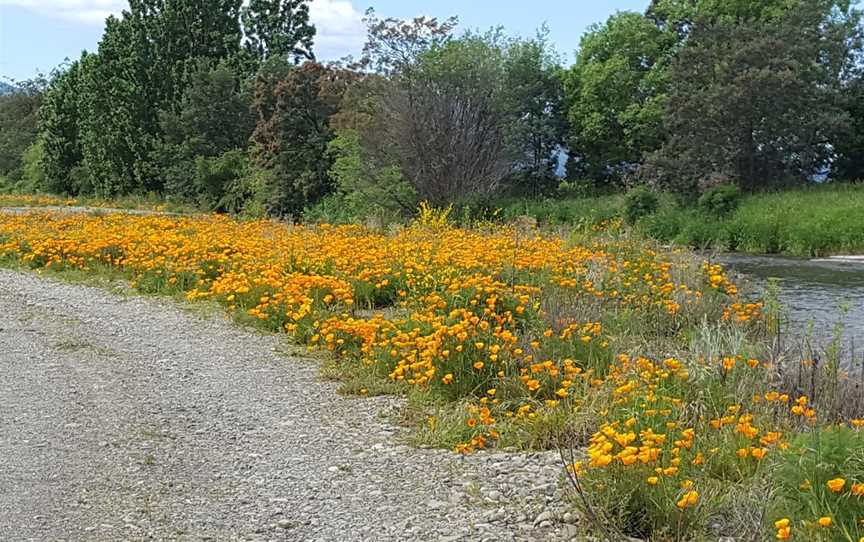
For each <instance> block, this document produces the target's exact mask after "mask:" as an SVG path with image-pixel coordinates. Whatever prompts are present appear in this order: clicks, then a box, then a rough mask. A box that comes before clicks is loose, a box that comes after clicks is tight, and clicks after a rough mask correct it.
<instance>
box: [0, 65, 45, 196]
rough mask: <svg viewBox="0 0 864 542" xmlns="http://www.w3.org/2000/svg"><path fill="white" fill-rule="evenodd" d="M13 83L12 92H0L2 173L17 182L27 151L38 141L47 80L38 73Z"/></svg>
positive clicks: (10, 180)
mask: <svg viewBox="0 0 864 542" xmlns="http://www.w3.org/2000/svg"><path fill="white" fill-rule="evenodd" d="M11 86H12V87H14V90H13V91H12V92H10V93H8V94H4V95H2V96H0V177H6V178H7V182H9V183H10V184H14V183H16V182H17V181H19V180H20V179H21V175H22V173H23V170H22V157H23V154H24V151H26V150H27V148H28V147H30V146H31V145H33V143H34V142H35V141H36V136H37V134H38V118H39V107H40V104H41V103H42V100H43V96H44V93H45V89H46V87H47V86H48V80H47V79H46V78H45V77H43V76H39V77H36V78H34V79H31V80H28V81H19V82H15V84H14V85H11Z"/></svg>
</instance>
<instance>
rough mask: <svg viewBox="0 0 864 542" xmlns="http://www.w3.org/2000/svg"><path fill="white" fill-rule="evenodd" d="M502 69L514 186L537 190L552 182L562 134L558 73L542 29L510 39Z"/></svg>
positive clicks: (564, 120)
mask: <svg viewBox="0 0 864 542" xmlns="http://www.w3.org/2000/svg"><path fill="white" fill-rule="evenodd" d="M504 72H505V74H506V76H505V81H504V86H503V89H502V96H501V100H502V107H503V108H504V111H506V112H507V116H508V119H507V121H506V128H505V138H506V143H507V147H508V149H509V151H510V152H511V153H512V155H513V159H514V161H515V164H516V165H515V169H516V170H517V173H516V179H515V181H514V182H515V183H516V184H517V185H518V186H516V187H514V188H517V189H518V190H519V191H521V192H523V193H528V194H532V195H539V194H540V193H542V192H544V191H547V190H549V189H550V188H554V187H555V186H556V185H557V182H556V176H555V175H556V169H557V167H558V153H559V152H560V151H561V149H563V147H564V144H565V140H566V137H567V113H566V108H565V104H564V84H563V81H562V77H561V76H562V73H563V72H562V69H561V67H560V61H559V59H558V57H557V55H556V54H555V52H554V51H553V50H552V48H551V45H550V44H549V42H548V39H547V33H546V31H545V30H544V31H541V33H539V34H538V36H537V37H536V38H534V39H532V40H515V41H513V42H511V43H510V44H509V45H508V46H507V48H506V51H505V54H504Z"/></svg>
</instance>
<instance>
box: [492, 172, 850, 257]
mask: <svg viewBox="0 0 864 542" xmlns="http://www.w3.org/2000/svg"><path fill="white" fill-rule="evenodd" d="M500 207H501V213H500V215H501V216H502V217H503V218H505V219H512V218H515V217H516V216H519V215H528V216H531V217H533V218H535V219H537V221H538V222H540V223H541V224H546V225H553V226H554V225H586V224H596V223H600V222H603V221H608V220H614V219H616V218H620V217H621V216H622V215H623V212H624V208H625V197H624V195H622V194H613V195H606V196H599V197H593V198H573V199H564V200H542V201H527V200H511V201H507V202H503V203H501V204H500ZM636 228H637V229H638V230H639V231H640V232H642V233H644V234H645V235H647V236H648V237H651V238H653V239H656V240H658V241H660V242H663V243H674V244H678V245H682V246H687V247H692V248H696V249H714V250H720V251H723V252H741V253H748V254H784V255H789V256H802V257H821V256H827V255H833V254H842V255H851V254H864V184H860V183H859V184H836V185H825V186H815V187H808V188H801V189H795V190H785V191H782V192H776V193H766V194H752V195H747V196H744V197H743V198H742V200H741V203H740V205H739V206H738V208H737V209H735V210H734V211H733V212H731V213H730V214H728V215H725V216H714V215H710V214H707V213H705V212H704V211H702V210H699V209H697V208H682V207H680V206H679V205H677V204H676V203H675V201H674V200H673V198H671V197H661V198H660V206H659V209H658V210H657V212H656V213H654V214H652V215H650V216H646V217H644V218H642V219H641V220H639V221H638V223H637V224H636Z"/></svg>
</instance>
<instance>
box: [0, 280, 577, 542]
mask: <svg viewBox="0 0 864 542" xmlns="http://www.w3.org/2000/svg"><path fill="white" fill-rule="evenodd" d="M198 312H199V311H195V312H194V313H193V311H189V310H184V309H183V307H182V306H180V305H178V304H176V303H174V302H172V301H169V300H164V299H153V298H145V297H141V296H137V295H118V294H114V293H109V292H107V291H105V290H101V289H97V288H92V287H89V286H82V285H74V284H67V283H62V282H58V281H55V280H49V279H46V278H43V277H39V276H36V275H34V274H26V273H18V272H13V271H0V533H3V534H2V535H0V538H3V539H4V540H16V541H31V540H32V541H42V540H52V541H79V540H86V541H99V542H107V541H120V540H124V541H126V540H135V541H137V540H142V541H144V540H147V541H150V540H218V541H234V540H237V541H241V540H242V541H265V540H274V541H285V540H289V541H295V540H296V541H304V542H318V541H321V542H325V541H326V542H330V541H333V540H339V541H344V542H351V541H382V542H383V541H391V540H392V541H397V540H398V541H401V540H419V541H438V540H454V541H455V540H465V541H481V540H514V541H519V540H525V541H527V540H532V541H533V540H552V541H557V540H562V539H563V537H562V534H561V533H560V530H556V529H555V528H554V526H553V525H552V523H551V522H549V524H544V523H545V522H542V521H538V522H537V523H538V528H534V525H532V524H531V523H529V522H526V519H525V518H526V517H531V518H538V519H539V518H541V517H547V516H548V517H560V515H561V514H562V513H563V512H564V511H566V510H568V506H567V502H566V500H565V497H564V494H563V493H562V490H563V489H564V488H565V485H564V484H563V478H562V475H561V468H560V466H559V465H558V464H557V463H556V462H554V461H553V460H552V458H551V457H552V455H555V454H551V455H550V454H530V455H527V454H500V453H499V454H490V453H480V454H475V455H472V456H468V457H461V456H458V455H455V454H453V453H450V452H448V451H445V450H432V449H414V448H410V447H407V446H404V445H403V444H400V443H399V440H400V438H401V436H402V435H403V434H404V433H403V430H402V429H400V428H397V427H394V426H392V425H388V422H387V421H386V419H387V418H386V414H388V413H393V412H396V411H398V409H399V408H400V406H401V405H402V402H401V400H399V399H396V398H392V397H389V398H388V397H379V398H363V399H359V398H350V397H343V396H340V395H337V394H336V385H335V384H333V383H330V382H323V381H322V380H321V379H320V378H319V377H318V374H317V367H316V365H315V364H314V363H312V362H310V361H308V360H305V359H303V358H302V357H296V358H294V357H290V356H287V355H285V354H282V353H280V352H282V351H285V350H286V347H287V345H286V343H285V338H284V337H279V336H276V335H265V334H259V333H256V332H253V331H250V330H248V329H243V328H241V327H238V326H236V325H234V324H233V323H231V322H230V321H228V320H227V318H225V317H224V316H219V317H204V316H202V315H200V314H198ZM532 487H533V488H536V490H534V491H532V489H531V488H532ZM479 488H485V489H486V490H487V491H486V495H490V496H494V497H498V496H499V495H500V496H501V497H502V499H501V502H499V503H498V504H495V505H494V507H493V508H490V505H489V504H488V503H486V502H484V495H483V494H482V493H481V492H480V491H479ZM550 492H554V495H555V497H554V498H553V499H552V500H551V501H550V499H549V497H548V495H547V493H550ZM495 500H498V499H495ZM490 509H492V510H494V514H493V515H491V516H490V515H487V514H489V512H490ZM544 514H545V516H544ZM493 518H494V520H493ZM529 521H530V520H529ZM478 524H482V525H483V528H482V529H480V528H478ZM571 532H572V531H571V530H568V532H567V535H568V536H571V537H572V535H571Z"/></svg>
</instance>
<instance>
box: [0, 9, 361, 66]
mask: <svg viewBox="0 0 864 542" xmlns="http://www.w3.org/2000/svg"><path fill="white" fill-rule="evenodd" d="M128 5H129V4H128V2H126V1H125V0H0V6H15V7H20V8H24V9H28V10H30V11H34V12H36V13H40V14H43V15H45V16H49V17H56V18H61V19H66V20H69V21H73V22H78V23H84V24H100V25H101V24H102V23H103V22H104V21H105V18H106V17H108V16H109V15H119V14H120V12H121V11H123V9H124V8H126V7H127V6H128ZM309 12H310V16H311V19H312V22H313V23H314V24H315V26H316V27H317V29H318V34H317V37H316V39H315V49H316V54H317V55H318V56H319V57H320V58H322V59H335V58H339V57H341V56H344V55H346V54H356V53H358V52H359V51H360V50H361V49H362V47H363V43H364V41H365V38H366V29H365V27H364V26H363V21H362V18H363V15H362V14H361V13H360V12H359V11H357V9H356V8H355V7H354V5H353V4H352V3H351V0H312V3H311V5H310V9H309Z"/></svg>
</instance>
